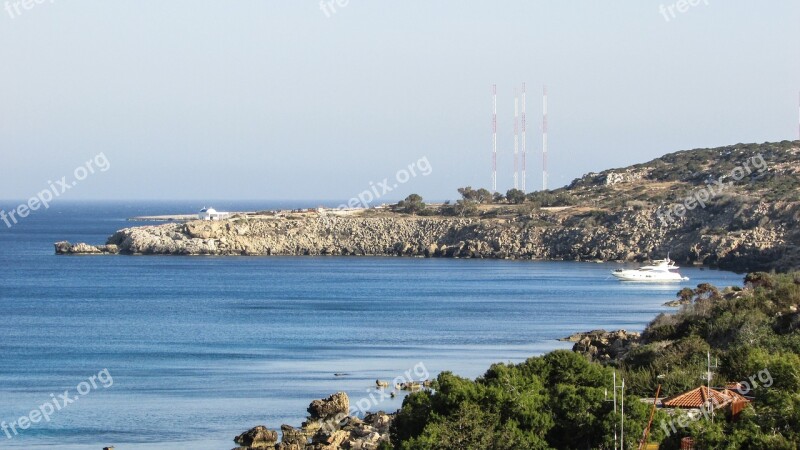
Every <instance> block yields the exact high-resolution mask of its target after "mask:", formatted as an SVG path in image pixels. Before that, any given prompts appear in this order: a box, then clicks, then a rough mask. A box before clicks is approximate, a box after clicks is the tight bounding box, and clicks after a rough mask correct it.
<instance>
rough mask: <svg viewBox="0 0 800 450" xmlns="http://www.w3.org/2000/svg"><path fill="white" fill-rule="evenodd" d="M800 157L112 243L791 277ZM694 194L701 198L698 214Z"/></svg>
mask: <svg viewBox="0 0 800 450" xmlns="http://www.w3.org/2000/svg"><path fill="white" fill-rule="evenodd" d="M799 155H800V142H798V143H792V142H782V143H778V144H762V145H741V144H740V145H737V146H731V147H723V148H720V149H704V150H692V151H689V152H678V153H674V154H670V155H666V156H664V157H662V158H659V159H656V160H654V161H651V162H649V163H645V164H639V165H636V166H632V167H629V168H626V169H617V170H609V171H606V172H603V173H599V174H595V173H591V174H588V175H585V176H584V177H582V178H579V179H577V180H575V181H574V182H573V183H572V184H570V185H569V186H567V187H565V188H562V189H559V190H556V191H553V193H543V194H544V195H545V196H551V197H553V196H555V198H559V199H562V200H563V199H567V200H569V202H567V203H568V204H566V205H564V206H561V207H553V208H549V207H542V204H541V202H540V204H536V202H535V201H534V200H530V201H529V203H528V204H514V205H511V204H508V203H504V204H493V205H485V206H483V207H481V208H474V209H473V210H472V211H473V212H472V213H471V214H474V216H473V217H454V216H452V214H450V215H448V213H447V211H448V210H447V208H446V207H441V208H440V209H439V210H429V211H427V212H428V213H429V214H426V215H424V216H409V215H406V214H400V213H392V212H388V211H375V210H366V211H363V212H361V213H358V214H350V215H339V214H334V213H325V212H317V211H309V212H304V213H296V214H288V215H283V214H278V215H263V214H262V215H258V214H255V215H245V214H242V215H238V216H234V217H233V218H232V219H230V220H226V221H222V222H204V221H192V222H188V223H170V224H164V225H159V226H143V227H134V228H126V229H123V230H120V231H118V232H116V233H115V234H114V235H113V236H111V237H110V238H109V240H108V246H106V247H105V248H107V249H109V248H113V246H117V248H118V249H119V251H120V252H121V253H125V254H143V255H150V254H169V255H380V256H418V257H457V258H509V259H538V260H582V261H644V260H647V259H651V258H663V257H664V256H666V254H667V253H670V256H671V257H672V259H674V260H676V261H678V262H679V263H682V264H698V265H699V264H702V265H708V266H717V267H720V268H724V269H729V270H736V271H752V270H771V269H776V270H788V269H791V268H794V267H798V266H800V228H798V227H797V226H796V224H797V223H798V222H800V164H798V162H800V156H799ZM756 163H759V165H756ZM737 164H739V165H737ZM742 165H744V166H747V171H748V172H745V171H744V169H742ZM737 170H738V171H739V172H741V173H742V174H745V173H748V176H747V177H744V178H741V179H739V180H738V181H736V182H735V183H730V184H726V185H725V189H722V188H721V187H719V186H717V185H715V184H714V183H715V182H714V180H717V181H718V180H720V179H721V178H720V177H725V176H728V177H729V178H730V176H734V177H735V176H737V175H738V174H739V172H737ZM731 174H732V175H731ZM722 179H724V178H722ZM726 183H727V181H726ZM706 196H708V198H707V199H705V197H706ZM691 197H694V198H695V200H694V201H693V203H692V204H693V205H694V207H693V208H692V210H686V208H683V211H682V212H683V214H681V215H678V214H677V213H676V211H678V209H677V208H676V205H680V204H686V203H687V200H686V199H687V198H691ZM697 198H700V199H705V200H703V202H702V204H703V206H702V207H700V206H699V205H698V204H697ZM451 212H452V211H451ZM79 245H81V244H78V245H76V246H72V250H71V251H61V250H59V244H57V246H56V251H57V253H80V251H76V250H80V249H87V250H88V251H87V252H88V253H96V251H95V250H94V249H98V250H99V249H100V248H101V247H92V246H87V247H78V246H79Z"/></svg>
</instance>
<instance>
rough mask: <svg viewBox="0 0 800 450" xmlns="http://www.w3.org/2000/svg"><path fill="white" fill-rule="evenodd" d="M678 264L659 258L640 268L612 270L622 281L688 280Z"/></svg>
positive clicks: (657, 281) (612, 273)
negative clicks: (679, 270) (680, 271)
mask: <svg viewBox="0 0 800 450" xmlns="http://www.w3.org/2000/svg"><path fill="white" fill-rule="evenodd" d="M675 270H678V266H676V265H675V263H674V262H673V261H672V260H670V259H669V256H667V259H659V260H656V261H653V262H652V264H651V265H649V266H642V267H640V268H639V269H635V270H633V269H617V270H615V271H613V272H611V275H614V276H615V277H616V278H617V279H618V280H621V281H649V282H656V283H659V282H674V281H686V280H688V279H689V278H687V277H682V276H681V274H679V273H678V272H674V271H675Z"/></svg>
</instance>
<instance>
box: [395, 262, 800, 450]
mask: <svg viewBox="0 0 800 450" xmlns="http://www.w3.org/2000/svg"><path fill="white" fill-rule="evenodd" d="M745 281H746V285H745V288H744V289H733V290H728V291H726V292H723V291H720V290H719V289H718V288H716V287H713V286H709V285H704V286H701V287H699V288H698V289H696V290H692V291H691V294H690V295H689V293H687V292H682V293H681V295H684V296H688V297H689V300H690V303H689V304H687V305H685V306H684V307H682V308H681V309H680V310H679V311H678V312H677V313H676V314H674V315H666V314H665V315H661V316H659V317H658V318H656V319H655V320H654V321H653V322H652V323H651V324H650V325H649V326H648V327H647V329H646V330H645V332H644V334H643V338H642V339H643V340H642V343H641V345H640V346H639V347H638V348H635V349H634V350H632V351H631V352H630V353H628V355H627V356H626V357H625V359H623V360H613V361H610V362H609V363H607V364H605V365H601V364H600V363H596V362H589V361H587V359H586V358H585V357H584V356H582V355H580V354H577V353H571V352H566V351H556V352H553V353H550V354H548V355H545V356H542V357H536V358H531V359H529V360H528V361H526V362H524V363H521V364H495V365H493V366H492V367H491V368H490V369H489V370H488V371H487V372H486V374H485V375H484V376H482V377H480V378H478V379H477V380H474V381H473V380H467V379H464V378H460V377H457V376H455V375H453V374H451V373H442V374H440V375H439V377H438V378H437V380H436V382H435V383H434V390H433V391H430V392H419V393H414V394H412V395H410V396H408V397H407V398H406V399H405V401H404V402H403V407H402V409H401V411H400V412H399V413H398V415H397V417H396V419H395V422H394V424H393V428H392V438H393V444H394V448H395V449H398V450H401V449H407V450H411V449H426V450H456V449H471V450H483V449H486V450H501V449H508V450H510V449H519V450H523V449H551V448H552V449H576V450H577V449H610V448H613V436H614V431H615V428H614V425H615V424H618V423H619V420H620V415H619V414H618V413H616V414H615V413H614V411H613V408H612V404H611V402H609V401H608V395H609V394H608V393H610V392H611V390H612V374H611V371H612V368H616V370H617V376H618V377H620V378H625V380H626V386H628V391H627V393H628V394H629V395H627V396H626V409H625V411H626V418H625V419H626V421H625V429H626V435H627V436H629V438H628V439H627V440H626V442H627V444H626V447H625V448H637V445H638V441H639V439H640V438H641V436H642V431H643V429H644V427H645V426H646V424H647V420H648V417H649V407H648V405H646V404H645V403H642V402H640V401H639V400H638V398H637V397H652V396H653V395H654V394H655V391H656V387H657V385H658V384H661V385H662V396H670V395H674V394H679V393H682V392H684V391H687V390H689V389H693V388H696V387H698V386H700V385H701V384H703V383H704V382H705V379H706V358H707V352H711V355H712V358H713V360H714V361H718V364H715V366H718V368H717V369H716V370H715V376H714V378H713V381H712V385H714V386H719V385H725V384H726V383H727V382H738V381H742V382H746V383H748V384H749V389H748V392H747V395H749V396H752V397H753V398H754V400H753V404H752V405H753V406H752V408H748V409H746V410H745V412H744V413H743V414H742V415H741V416H740V418H739V420H737V421H729V420H726V417H725V415H724V414H721V413H720V414H719V415H718V416H717V418H716V420H714V421H713V422H712V421H710V420H708V419H706V418H702V417H701V418H700V419H699V420H693V421H689V424H688V426H686V427H680V426H679V427H677V429H676V432H665V430H668V431H669V430H670V428H669V427H666V426H664V425H663V424H665V423H667V422H668V421H670V420H673V419H671V418H670V417H669V416H667V414H665V413H664V412H663V411H660V410H659V411H658V413H657V414H656V416H655V419H654V423H653V427H652V433H651V437H650V440H649V441H650V442H658V443H660V444H661V447H660V448H661V449H663V450H669V449H678V448H680V439H681V438H683V437H687V436H690V437H693V438H694V439H695V442H696V444H697V447H696V448H699V449H765V450H769V449H774V450H778V449H781V450H784V449H785V450H789V449H796V448H800V313H798V305H800V272H795V273H790V274H782V275H775V274H766V273H755V274H751V275H748V276H747V278H746V279H745ZM765 374H766V375H769V377H768V379H767V376H766V375H765ZM618 380H619V379H618ZM714 383H716V384H714Z"/></svg>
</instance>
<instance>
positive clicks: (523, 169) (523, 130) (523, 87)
mask: <svg viewBox="0 0 800 450" xmlns="http://www.w3.org/2000/svg"><path fill="white" fill-rule="evenodd" d="M525 122H526V120H525V83H522V178H521V179H520V186H522V192H525V167H526V165H527V162H526V161H525V160H526V159H527V158H526V157H527V155H528V151H527V150H526V146H525Z"/></svg>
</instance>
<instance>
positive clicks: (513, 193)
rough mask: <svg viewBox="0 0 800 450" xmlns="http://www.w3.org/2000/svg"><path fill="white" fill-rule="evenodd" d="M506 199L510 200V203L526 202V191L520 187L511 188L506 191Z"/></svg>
mask: <svg viewBox="0 0 800 450" xmlns="http://www.w3.org/2000/svg"><path fill="white" fill-rule="evenodd" d="M506 200H508V202H509V203H513V204H515V205H519V204H521V203H524V202H525V193H524V192H522V191H520V190H519V189H509V190H508V192H506Z"/></svg>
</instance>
